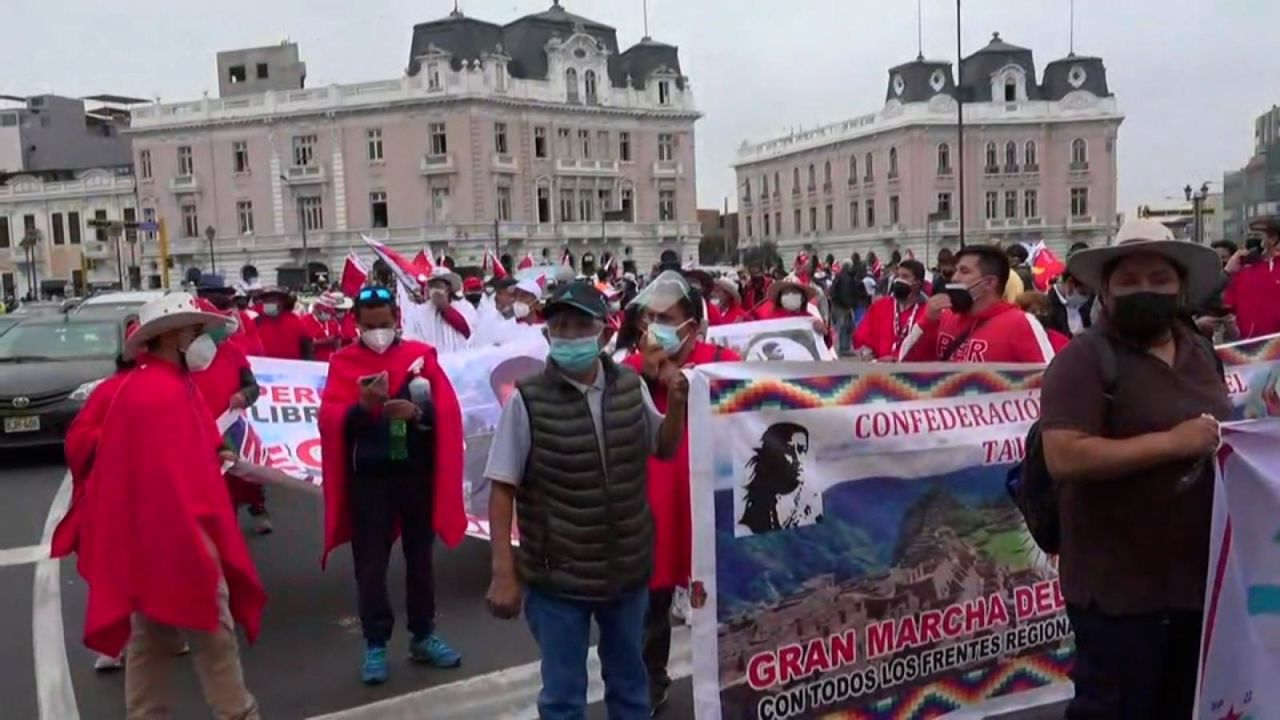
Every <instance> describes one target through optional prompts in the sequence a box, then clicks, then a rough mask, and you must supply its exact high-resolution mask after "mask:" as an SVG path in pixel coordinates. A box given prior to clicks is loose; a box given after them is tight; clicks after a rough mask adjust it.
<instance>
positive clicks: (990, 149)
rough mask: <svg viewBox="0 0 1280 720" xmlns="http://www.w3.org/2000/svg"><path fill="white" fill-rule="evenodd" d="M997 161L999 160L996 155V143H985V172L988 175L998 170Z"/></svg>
mask: <svg viewBox="0 0 1280 720" xmlns="http://www.w3.org/2000/svg"><path fill="white" fill-rule="evenodd" d="M998 162H999V159H998V158H997V157H996V144H995V143H993V142H989V143H987V174H988V175H990V174H993V173H998V172H1000V166H999V165H997V164H996V163H998Z"/></svg>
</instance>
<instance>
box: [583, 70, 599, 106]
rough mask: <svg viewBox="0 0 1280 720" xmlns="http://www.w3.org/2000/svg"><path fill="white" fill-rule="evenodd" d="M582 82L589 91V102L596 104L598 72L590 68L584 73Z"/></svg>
mask: <svg viewBox="0 0 1280 720" xmlns="http://www.w3.org/2000/svg"><path fill="white" fill-rule="evenodd" d="M582 84H583V85H584V86H585V89H586V91H587V104H589V105H595V104H596V73H595V71H594V70H588V71H586V72H585V73H583V75H582Z"/></svg>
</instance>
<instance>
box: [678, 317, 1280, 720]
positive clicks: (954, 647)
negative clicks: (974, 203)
mask: <svg viewBox="0 0 1280 720" xmlns="http://www.w3.org/2000/svg"><path fill="white" fill-rule="evenodd" d="M1219 355H1220V357H1221V358H1222V359H1223V361H1224V365H1225V371H1226V378H1227V383H1228V387H1229V389H1230V391H1231V395H1232V399H1233V401H1234V403H1235V404H1236V406H1237V413H1238V414H1237V418H1239V419H1250V418H1257V417H1264V416H1268V415H1269V416H1275V415H1277V414H1280V401H1277V400H1276V399H1275V398H1276V397H1277V392H1278V391H1280V373H1278V372H1277V370H1276V368H1277V363H1276V361H1277V359H1278V358H1280V340H1277V339H1276V338H1266V339H1262V340H1258V341H1251V342H1249V343H1241V344H1237V345H1233V346H1228V347H1225V348H1220V349H1219ZM1041 372H1042V368H1040V367H1039V366H1014V365H1004V366H991V365H954V364H953V365H878V364H860V363H787V362H782V363H769V364H761V363H732V364H718V365H711V366H704V367H700V368H698V369H697V370H696V371H694V373H693V376H692V389H691V395H690V416H689V420H690V422H689V426H690V430H689V432H690V444H691V446H692V447H696V448H699V452H696V453H691V454H690V459H691V463H692V468H691V470H692V486H693V488H692V491H693V501H694V507H693V526H694V577H693V584H692V587H691V590H690V597H691V604H692V605H693V607H694V610H693V618H692V620H693V648H694V663H693V667H694V698H695V703H696V708H697V718H698V720H708V719H711V718H726V719H729V718H732V719H733V720H748V719H754V718H759V719H760V720H779V719H782V718H818V717H821V718H841V719H849V720H881V719H886V720H889V719H891V720H910V719H914V718H927V717H936V716H939V715H943V714H947V713H957V716H958V717H983V716H984V715H986V714H989V713H994V712H1000V711H1005V710H1014V709H1020V708H1027V707H1034V706H1037V705H1042V704H1047V703H1053V702H1058V701H1061V700H1064V699H1066V698H1069V697H1070V695H1071V685H1070V682H1069V678H1068V672H1069V670H1070V667H1071V663H1072V657H1073V655H1072V653H1073V641H1072V636H1071V628H1070V624H1069V622H1068V620H1067V617H1066V613H1065V607H1064V601H1063V599H1062V596H1061V593H1060V591H1059V588H1058V583H1057V573H1056V569H1055V560H1054V559H1053V558H1050V557H1047V556H1045V555H1044V554H1043V553H1041V552H1040V551H1039V549H1038V548H1037V547H1036V546H1035V544H1034V542H1032V540H1031V538H1030V536H1029V535H1028V534H1027V532H1026V529H1025V527H1024V525H1023V523H1022V520H1021V516H1020V515H1019V513H1018V511H1017V509H1016V508H1015V507H1014V505H1013V504H1012V502H1011V500H1010V499H1009V496H1008V494H1007V491H1006V488H1005V480H1006V475H1007V472H1008V470H1009V469H1010V468H1011V467H1012V466H1013V465H1014V463H1017V462H1019V461H1021V459H1022V455H1023V444H1024V438H1025V436H1026V433H1027V430H1028V429H1029V427H1030V425H1031V423H1032V422H1034V421H1035V420H1036V419H1037V418H1038V417H1039V411H1040V407H1039V384H1040V376H1041Z"/></svg>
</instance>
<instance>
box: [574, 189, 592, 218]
mask: <svg viewBox="0 0 1280 720" xmlns="http://www.w3.org/2000/svg"><path fill="white" fill-rule="evenodd" d="M595 206H596V199H595V193H593V192H591V191H590V190H579V191H578V219H579V220H581V221H582V222H591V221H593V220H595V212H594V208H595Z"/></svg>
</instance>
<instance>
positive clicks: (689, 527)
mask: <svg viewBox="0 0 1280 720" xmlns="http://www.w3.org/2000/svg"><path fill="white" fill-rule="evenodd" d="M741 359H742V358H741V357H739V356H738V354H737V353H735V352H734V351H732V350H730V349H728V348H721V347H717V346H715V345H712V344H710V343H704V342H696V343H695V344H694V346H693V351H692V352H691V353H689V358H688V359H687V360H686V361H685V363H684V365H683V366H682V367H684V368H691V367H696V366H698V365H706V364H707V363H713V362H737V361H739V360H741ZM622 362H623V363H624V364H625V365H628V366H630V367H631V368H632V369H633V370H635V371H636V372H638V373H643V372H644V356H643V355H641V354H640V353H638V352H637V353H632V354H631V355H628V356H627V357H626V359H625V360H623V361H622ZM646 382H648V380H646ZM648 385H649V394H650V396H651V397H652V398H653V404H654V406H655V407H657V408H658V411H659V412H663V413H665V412H666V411H667V389H666V387H664V386H662V385H659V384H657V383H652V382H648ZM691 503H692V500H691V496H690V494H689V437H688V435H687V434H686V435H685V437H684V438H682V439H681V440H680V447H679V448H677V449H676V454H675V455H673V456H672V457H671V459H670V460H659V459H658V458H656V457H650V458H649V506H650V508H651V510H652V512H653V575H652V576H651V577H650V578H649V587H650V588H653V589H654V590H669V589H671V588H674V587H676V586H684V585H686V584H688V582H689V576H690V574H691V572H690V565H691V562H692V557H693V522H692V509H691Z"/></svg>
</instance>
